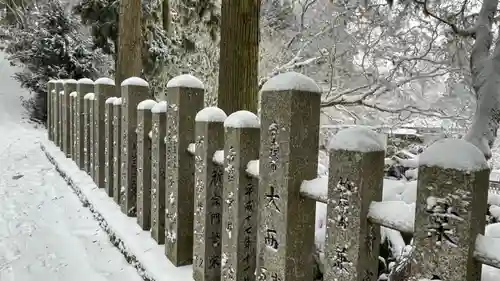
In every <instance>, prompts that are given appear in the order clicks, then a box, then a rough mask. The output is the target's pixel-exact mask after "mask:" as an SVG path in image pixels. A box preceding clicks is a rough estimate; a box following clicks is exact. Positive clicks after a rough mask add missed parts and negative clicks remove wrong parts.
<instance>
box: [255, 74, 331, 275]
mask: <svg viewBox="0 0 500 281" xmlns="http://www.w3.org/2000/svg"><path fill="white" fill-rule="evenodd" d="M283 81H286V82H285V83H283ZM320 100H321V90H320V88H319V87H318V86H317V84H316V83H315V82H314V81H313V80H312V79H310V78H308V77H306V76H304V75H302V74H298V73H295V72H288V73H284V74H280V75H278V76H275V77H273V78H271V79H270V80H269V81H267V82H266V84H264V86H263V88H262V98H261V105H262V106H261V107H262V109H261V135H260V145H261V146H260V157H259V158H260V161H259V163H260V164H259V175H260V183H259V184H260V185H261V188H259V211H260V214H259V222H258V225H259V230H258V236H257V237H258V238H257V241H259V245H258V246H257V257H258V258H257V269H256V276H257V277H256V278H257V279H258V280H262V281H264V280H266V281H269V280H271V281H273V280H280V281H292V280H293V281H295V280H296V281H299V280H300V281H310V280H312V279H313V276H312V272H313V266H312V255H311V251H312V250H311V249H313V247H314V223H315V211H316V202H315V201H313V200H311V199H308V198H304V197H302V196H300V185H301V183H302V181H303V180H311V179H314V178H316V176H317V165H318V144H319V115H320Z"/></svg>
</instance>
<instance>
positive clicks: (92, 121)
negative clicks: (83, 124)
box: [89, 93, 96, 183]
mask: <svg viewBox="0 0 500 281" xmlns="http://www.w3.org/2000/svg"><path fill="white" fill-rule="evenodd" d="M89 108H90V111H89V116H90V117H89V122H90V127H89V132H90V135H89V140H90V147H89V149H90V150H89V151H90V158H89V162H90V177H91V178H92V180H93V181H94V183H95V159H96V156H95V151H96V149H95V93H94V94H93V95H92V96H90V98H89Z"/></svg>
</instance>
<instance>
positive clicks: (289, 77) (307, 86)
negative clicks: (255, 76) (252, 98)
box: [262, 71, 321, 94]
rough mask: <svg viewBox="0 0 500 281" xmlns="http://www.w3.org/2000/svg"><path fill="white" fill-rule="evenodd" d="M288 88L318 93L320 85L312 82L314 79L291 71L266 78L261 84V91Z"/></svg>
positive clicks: (288, 89)
mask: <svg viewBox="0 0 500 281" xmlns="http://www.w3.org/2000/svg"><path fill="white" fill-rule="evenodd" d="M290 90H294V91H301V92H309V93H318V94H319V93H321V89H320V87H319V86H318V84H316V82H314V80H312V79H311V78H309V77H307V76H305V75H303V74H300V73H297V72H293V71H291V72H286V73H282V74H279V75H276V76H274V77H273V78H271V79H269V80H267V82H266V83H265V84H264V85H263V86H262V91H263V92H270V91H290Z"/></svg>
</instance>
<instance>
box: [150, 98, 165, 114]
mask: <svg viewBox="0 0 500 281" xmlns="http://www.w3.org/2000/svg"><path fill="white" fill-rule="evenodd" d="M167 105H168V104H167V101H164V100H162V101H160V102H158V103H156V104H155V105H154V106H153V108H151V112H152V113H164V112H167Z"/></svg>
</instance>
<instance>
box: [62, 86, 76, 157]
mask: <svg viewBox="0 0 500 281" xmlns="http://www.w3.org/2000/svg"><path fill="white" fill-rule="evenodd" d="M63 88H64V95H63V115H62V116H63V127H62V132H63V133H62V135H63V140H62V143H63V152H64V153H65V154H66V157H71V121H70V120H71V106H70V99H71V97H70V96H69V94H70V93H72V92H74V91H76V80H74V79H66V80H64V85H63Z"/></svg>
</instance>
